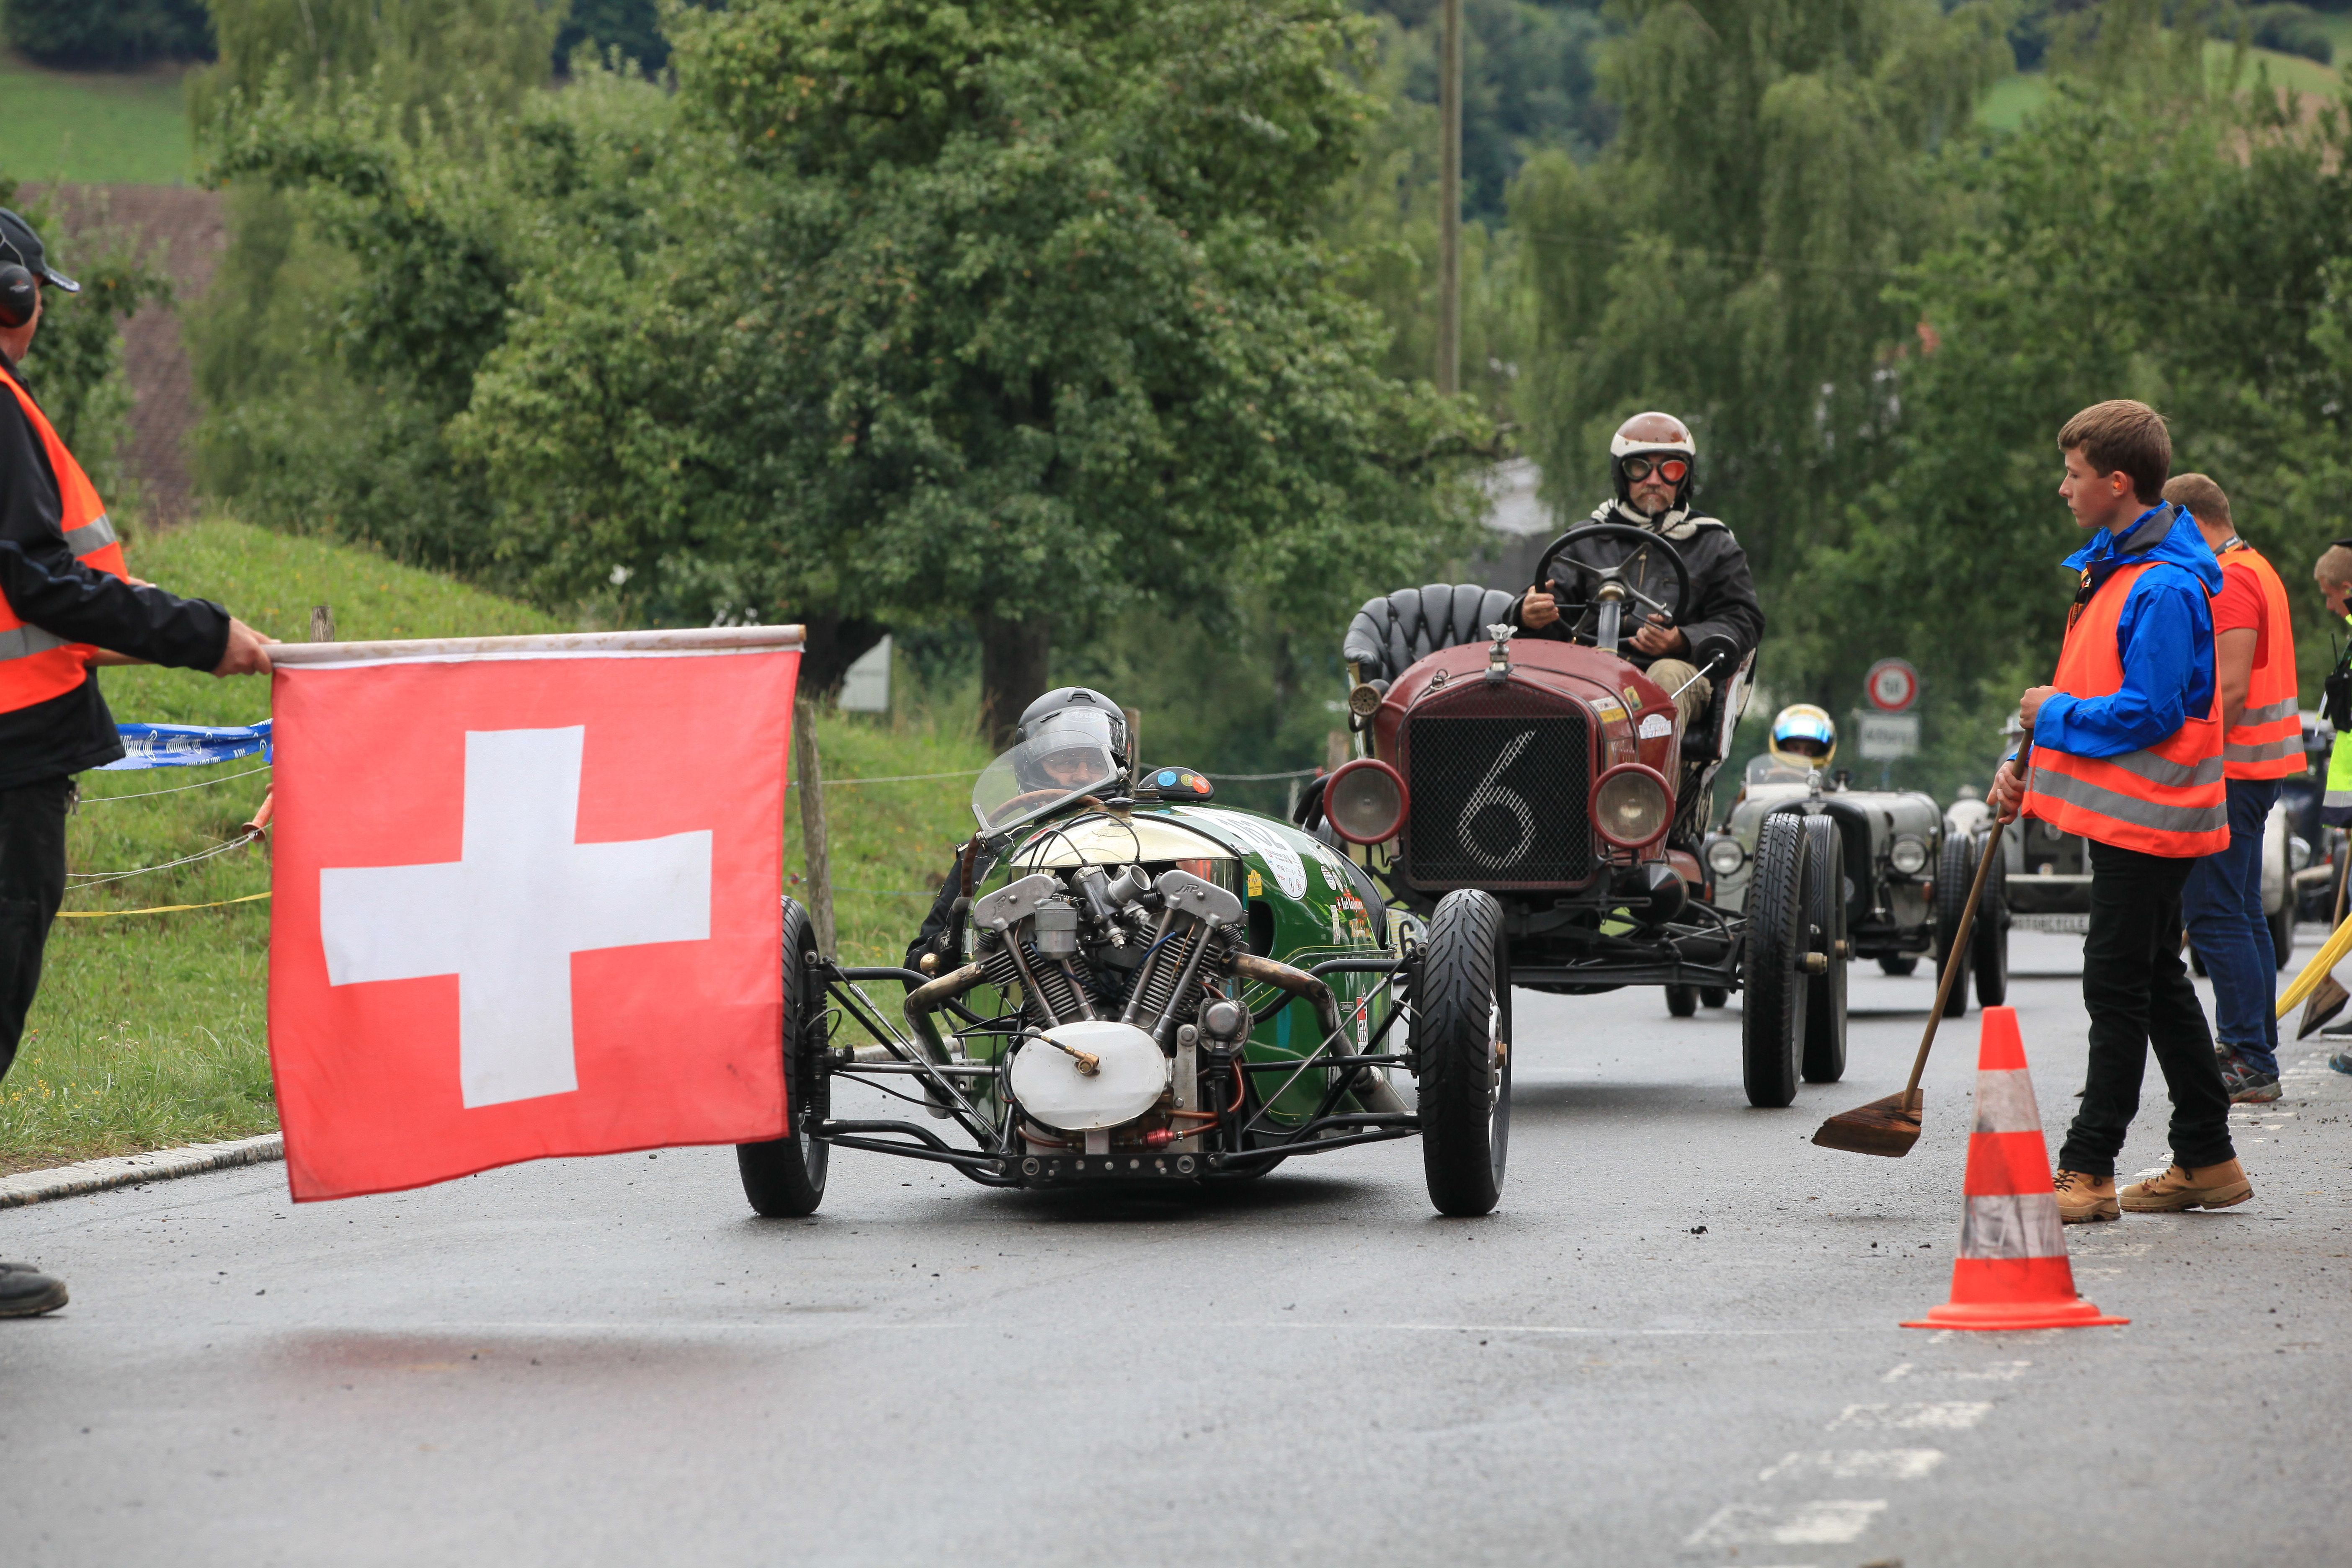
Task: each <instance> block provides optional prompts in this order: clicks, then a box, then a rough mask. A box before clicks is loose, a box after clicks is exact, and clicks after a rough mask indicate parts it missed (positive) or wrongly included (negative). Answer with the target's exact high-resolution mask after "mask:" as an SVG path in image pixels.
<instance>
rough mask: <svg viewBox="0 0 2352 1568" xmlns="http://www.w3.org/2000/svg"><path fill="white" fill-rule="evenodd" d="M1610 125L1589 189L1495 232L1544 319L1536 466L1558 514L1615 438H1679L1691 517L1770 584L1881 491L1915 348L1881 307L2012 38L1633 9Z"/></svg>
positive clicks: (1973, 14)
mask: <svg viewBox="0 0 2352 1568" xmlns="http://www.w3.org/2000/svg"><path fill="white" fill-rule="evenodd" d="M1625 10H1626V14H1627V16H1629V18H1630V19H1631V20H1632V21H1633V30H1632V31H1631V33H1630V34H1629V35H1628V36H1627V37H1625V38H1624V39H1623V40H1622V42H1621V43H1620V44H1619V45H1618V46H1617V47H1615V48H1614V49H1613V50H1612V53H1611V54H1610V55H1609V56H1608V57H1607V58H1606V59H1605V61H1604V66H1603V81H1604V84H1605V86H1606V89H1607V91H1608V93H1609V95H1610V97H1611V98H1612V100H1614V101H1615V102H1616V103H1618V104H1619V105H1620V106H1621V108H1622V114H1623V121H1622V126H1621V128H1620V130H1619V132H1618V134H1617V137H1616V139H1615V140H1614V141H1613V142H1611V144H1610V146H1609V148H1608V151H1607V152H1606V153H1605V154H1604V155H1603V156H1602V157H1601V159H1600V160H1599V161H1598V162H1597V163H1595V164H1594V165H1593V166H1592V167H1591V169H1589V170H1587V169H1580V168H1578V167H1577V166H1576V165H1575V164H1574V163H1571V162H1570V160H1569V159H1568V158H1566V157H1565V156H1562V155H1559V154H1547V155H1543V156H1538V158H1536V159H1534V160H1532V161H1531V162H1530V163H1529V164H1528V168H1527V169H1526V171H1525V172H1524V173H1523V174H1521V175H1520V177H1519V179H1518V181H1517V184H1515V186H1514V187H1513V190H1512V195H1511V222H1512V227H1513V228H1514V230H1515V231H1516V232H1517V238H1518V242H1519V245H1520V247H1522V249H1521V253H1522V255H1524V256H1525V257H1526V258H1527V260H1528V266H1529V268H1530V270H1531V275H1532V285H1531V286H1532V288H1533V290H1534V294H1535V299H1536V321H1535V327H1534V334H1535V335H1534V340H1533V342H1532V344H1531V345H1530V346H1529V348H1528V353H1527V355H1526V363H1523V365H1522V377H1521V393H1520V405H1521V408H1522V410H1523V416H1524V417H1525V419H1526V421H1527V424H1528V437H1527V441H1528V446H1529V447H1530V448H1531V449H1532V451H1533V453H1534V455H1535V456H1537V457H1538V458H1539V460H1540V461H1541V462H1542V464H1543V466H1544V469H1545V475H1546V483H1547V488H1548V489H1549V492H1550V494H1551V497H1552V499H1553V500H1556V501H1557V502H1558V503H1559V505H1560V506H1561V508H1562V510H1564V511H1566V512H1568V513H1570V514H1571V515H1572V514H1574V513H1576V512H1580V511H1581V510H1583V509H1584V507H1585V506H1586V505H1589V504H1590V501H1591V496H1592V495H1593V494H1594V493H1596V492H1599V493H1605V488H1606V473H1607V467H1606V465H1607V457H1606V453H1607V440H1608V436H1609V433H1610V432H1611V431H1612V429H1614V428H1615V427H1616V426H1617V424H1618V423H1619V422H1620V421H1621V420H1622V419H1623V418H1624V417H1625V416H1627V415H1629V414H1632V413H1633V412H1634V411H1636V410H1638V409H1641V408H1645V407H1657V408H1665V409H1670V410H1673V411H1674V412H1675V413H1677V414H1679V415H1681V416H1684V417H1685V418H1686V419H1687V420H1689V421H1690V422H1691V424H1692V426H1693V427H1694V428H1695V430H1696V432H1697V434H1698V437H1699V442H1700V450H1701V457H1700V468H1699V472H1700V476H1701V480H1702V483H1703V485H1704V489H1705V504H1706V507H1707V508H1708V510H1712V511H1717V512H1720V513H1721V514H1722V515H1723V516H1724V517H1725V518H1726V520H1727V521H1729V522H1730V524H1731V525H1732V527H1733V529H1734V530H1735V531H1737V532H1738V535H1739V538H1740V541H1741V542H1742V543H1743V544H1744V545H1745V546H1746V547H1747V549H1748V554H1749V556H1750V558H1751V559H1752V560H1753V561H1755V562H1756V563H1757V565H1758V567H1759V572H1760V573H1761V574H1763V576H1764V577H1765V579H1766V584H1767V596H1768V600H1769V601H1770V603H1769V604H1768V608H1777V604H1778V596H1777V595H1774V594H1773V593H1772V591H1771V584H1772V583H1773V581H1774V579H1775V576H1776V574H1777V572H1778V569H1779V568H1780V565H1781V564H1782V563H1783V561H1784V558H1786V557H1788V556H1789V555H1790V554H1791V553H1792V552H1801V550H1802V549H1803V547H1804V544H1805V542H1807V541H1808V540H1810V539H1812V538H1814V537H1818V536H1819V535H1820V534H1821V533H1822V531H1824V530H1825V529H1826V528H1827V527H1828V526H1830V525H1831V524H1832V522H1833V521H1834V520H1836V519H1837V518H1838V516H1839V515H1840V513H1841V510H1842V509H1843V507H1844V505H1845V504H1846V503H1847V502H1848V501H1849V500H1851V499H1852V498H1853V496H1854V495H1855V494H1856V493H1857V492H1858V491H1859V489H1861V487H1862V485H1863V484H1864V482H1866V481H1867V480H1868V479H1870V478H1872V477H1874V473H1875V465H1876V464H1877V462H1878V461H1879V459H1878V458H1877V457H1876V456H1875V454H1876V452H1877V449H1878V448H1879V447H1880V446H1881V444H1882V443H1883V442H1884V440H1885V435H1886V432H1887V430H1888V428H1889V427H1890V426H1891V423H1892V420H1893V416H1894V414H1895V409H1894V407H1893V405H1891V403H1890V401H1889V396H1888V393H1889V387H1888V385H1887V384H1886V381H1885V371H1886V368H1887V363H1888V358H1887V356H1888V353H1889V350H1890V345H1892V344H1895V343H1896V342H1900V341H1901V340H1902V339H1904V338H1905V337H1906V336H1907V335H1908V333H1909V331H1910V328H1911V325H1912V321H1910V320H1909V319H1906V315H1905V313H1904V307H1903V306H1902V305H1901V304H1899V303H1897V302H1894V301H1890V300H1887V299H1885V295H1884V289H1885V283H1886V281H1887V280H1888V279H1889V278H1890V277H1891V276H1892V273H1893V270H1894V269H1895V268H1898V267H1899V266H1901V265H1902V264H1903V263H1905V262H1906V261H1908V260H1910V259H1912V258H1916V255H1917V254H1918V252H1919V248H1920V247H1921V246H1922V245H1923V244H1924V243H1925V241H1926V239H1927V236H1928V235H1929V234H1930V233H1931V232H1932V227H1933V226H1932V219H1933V217H1934V216H1935V215H1934V208H1933V204H1932V197H1931V195H1930V192H1929V190H1928V188H1927V167H1928V163H1929V158H1930V155H1931V154H1932V153H1933V151H1934V150H1935V148H1936V147H1937V145H1938V144H1939V142H1942V141H1943V140H1944V139H1945V138H1946V137H1947V136H1948V135H1950V134H1952V133H1953V132H1958V131H1959V130H1961V129H1962V128H1964V127H1965V126H1966V125H1967V124H1968V121H1969V113H1970V110H1971V107H1972V105H1973V103H1974V101H1975V99H1976V96H1977V94H1978V93H1979V91H1980V90H1981V89H1982V88H1983V87H1984V86H1986V85H1987V84H1988V83H1989V82H1990V81H1991V80H1992V79H1995V77H1996V76H1997V75H1999V74H2000V73H2001V72H2003V71H2005V70H2006V69H2007V68H2008V66H2009V59H2010V55H2009V49H2008V46H2007V44H2006V43H2005V41H2004V40H2003V37H2002V34H2001V26H2002V20H2003V13H2002V12H2001V11H2000V9H1999V8H1997V7H1996V6H1994V5H1989V4H1983V3H1975V0H1972V3H1970V4H1966V5H1960V6H1959V7H1958V8H1957V9H1956V10H1953V11H1951V12H1949V13H1948V14H1947V13H1946V12H1944V11H1943V10H1942V9H1941V8H1940V7H1939V6H1938V5H1936V4H1935V3H1934V0H1626V5H1625Z"/></svg>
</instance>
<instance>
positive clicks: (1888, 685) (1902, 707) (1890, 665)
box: [1862, 658, 1919, 713]
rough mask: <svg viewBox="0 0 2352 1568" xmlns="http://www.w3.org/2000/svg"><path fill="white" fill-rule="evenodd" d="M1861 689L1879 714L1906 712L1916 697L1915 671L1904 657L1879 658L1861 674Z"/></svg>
mask: <svg viewBox="0 0 2352 1568" xmlns="http://www.w3.org/2000/svg"><path fill="white" fill-rule="evenodd" d="M1862 689H1863V691H1864V694H1865V695H1866V696H1868V697H1869V699H1870V705H1871V706H1872V707H1873V708H1875V709H1877V710H1879V711H1880V712H1881V713H1904V712H1908V711H1909V710H1910V708H1911V705H1912V704H1913V703H1914V702H1916V701H1918V700H1919V672H1918V671H1917V670H1916V669H1914V668H1911V666H1910V664H1909V662H1908V661H1906V660H1904V659H1899V658H1882V659H1880V660H1879V661H1878V662H1877V663H1876V664H1874V665H1872V666H1871V667H1870V673H1869V674H1868V675H1866V676H1864V677H1863V682H1862Z"/></svg>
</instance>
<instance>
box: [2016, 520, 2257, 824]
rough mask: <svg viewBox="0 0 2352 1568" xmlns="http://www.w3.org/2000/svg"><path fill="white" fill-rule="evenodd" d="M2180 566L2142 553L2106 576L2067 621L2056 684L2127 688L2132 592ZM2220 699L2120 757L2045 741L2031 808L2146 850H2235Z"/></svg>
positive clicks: (2108, 690) (2077, 692)
mask: <svg viewBox="0 0 2352 1568" xmlns="http://www.w3.org/2000/svg"><path fill="white" fill-rule="evenodd" d="M2178 570H2179V568H2178V567H2175V566H2171V565H2170V564H2168V563H2165V562H2161V561H2143V562H2140V563H2137V564H2136V565H2130V566H2123V567H2119V568H2117V569H2116V571H2115V572H2114V573H2113V574H2111V575H2109V576H2108V578H2107V580H2106V581H2105V582H2104V583H2102V584H2099V586H2098V588H2097V589H2096V590H2095V591H2094V592H2093V594H2092V595H2091V598H2090V602H2089V603H2088V604H2085V605H2084V606H2083V608H2082V613H2081V614H2080V615H2078V616H2075V617H2074V624H2073V625H2072V626H2068V627H2067V628H2066V646H2065V648H2064V650H2063V652H2061V653H2060V654H2059V656H2058V676H2057V679H2056V680H2055V681H2054V682H2053V684H2054V685H2055V686H2056V687H2057V688H2058V689H2059V690H2061V691H2063V692H2065V693H2066V694H2067V695H2068V696H2070V697H2106V696H2111V695H2113V694H2114V693H2115V692H2116V691H2118V690H2120V689H2122V687H2123V683H2124V663H2123V656H2122V652H2121V649H2120V648H2119V647H2117V644H2116V629H2117V626H2118V625H2119V623H2120V622H2121V620H2122V618H2123V609H2124V600H2125V599H2126V597H2128V596H2129V595H2130V594H2131V585H2132V584H2133V583H2134V582H2136V581H2137V579H2138V577H2139V574H2141V573H2143V572H2158V571H2178ZM2199 587H2200V591H2201V589H2202V587H2203V584H2199ZM2290 658H2292V656H2291V655H2290ZM2220 706H2221V698H2220V696H2219V694H2218V693H2217V694H2216V695H2215V697H2214V699H2213V703H2212V705H2211V706H2210V707H2209V708H2208V709H2207V710H2206V711H2205V712H2204V713H2202V714H2200V715H2194V716H2191V717H2189V718H2188V719H2186V720H2184V721H2182V722H2181V725H2180V728H2179V729H2178V730H2175V731H2173V732H2172V733H2171V734H2169V735H2167V736H2166V737H2165V738H2164V739H2163V740H2161V741H2159V742H2157V743H2156V744H2155V745H2153V746H2149V747H2147V748H2146V749H2144V750H2141V751H2137V752H2124V753H2123V754H2122V755H2120V756H2114V757H2078V756H2074V755H2073V754H2071V753H2069V752H2059V751H2053V750H2052V749H2050V748H2048V747H2046V746H2038V745H2037V746H2036V747H2034V748H2033V765H2032V777H2031V778H2030V779H2029V780H2028V782H2027V784H2026V791H2025V806H2024V811H2025V815H2026V816H2033V817H2039V818H2040V819H2041V820H2042V821H2044V822H2046V823H2048V824H2050V826H2053V827H2054V828H2056V829H2058V831H2059V832H2061V833H2078V834H2081V835H2082V836H2083V837H2085V838H2094V839H2096V840H2098V841H2099V842H2100V843H2102V844H2112V845H2115V846H2116V847H2119V848H2124V849H2137V850H2138V851H2140V852H2141V853H2142V854H2146V855H2163V856H2168V857H2170V858H2175V859H2187V858H2192V857H2195V856H2200V855H2210V854H2213V853H2214V852H2216V851H2217V850H2221V849H2226V848H2228V847H2229V846H2230V805H2229V792H2228V789H2227V787H2226V786H2225V785H2224V784H2223V783H2222V773H2221V716H2220V714H2219V712H2218V711H2217V710H2218V709H2219V708H2220Z"/></svg>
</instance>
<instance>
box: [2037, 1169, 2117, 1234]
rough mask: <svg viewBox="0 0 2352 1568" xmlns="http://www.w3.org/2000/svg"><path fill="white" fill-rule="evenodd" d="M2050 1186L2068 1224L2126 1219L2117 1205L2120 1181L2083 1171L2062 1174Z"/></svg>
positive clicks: (2062, 1172)
mask: <svg viewBox="0 0 2352 1568" xmlns="http://www.w3.org/2000/svg"><path fill="white" fill-rule="evenodd" d="M2050 1185H2051V1187H2052V1188H2053V1190H2055V1191H2056V1193H2057V1194H2058V1217H2059V1218H2060V1219H2062V1220H2064V1221H2065V1222H2066V1223H2067V1224H2068V1225H2081V1224H2083V1223H2084V1222H2085V1221H2086V1220H2095V1219H2121V1218H2123V1217H2124V1211H2123V1210H2121V1209H2119V1208H2117V1207H2116V1179H2115V1178H2114V1177H2113V1176H2086V1175H2084V1173H2082V1172H2080V1171H2061V1172H2059V1173H2057V1174H2056V1175H2055V1176H2053V1177H2052V1178H2051V1180H2050Z"/></svg>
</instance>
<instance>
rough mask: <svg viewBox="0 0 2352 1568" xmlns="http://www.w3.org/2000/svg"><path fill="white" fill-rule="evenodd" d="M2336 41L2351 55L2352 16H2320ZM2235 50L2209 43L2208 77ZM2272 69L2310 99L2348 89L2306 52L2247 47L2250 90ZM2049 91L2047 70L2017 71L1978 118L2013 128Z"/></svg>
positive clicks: (2279, 80) (2216, 74) (2220, 71)
mask: <svg viewBox="0 0 2352 1568" xmlns="http://www.w3.org/2000/svg"><path fill="white" fill-rule="evenodd" d="M2320 20H2321V23H2322V25H2323V26H2325V27H2326V29H2327V31H2328V34H2329V36H2330V37H2331V38H2332V39H2333V41H2334V42H2335V45H2336V58H2338V59H2346V58H2352V55H2347V47H2352V16H2323V17H2321V19H2320ZM2234 54H2235V50H2234V49H2233V48H2232V47H2231V46H2230V45H2228V44H2222V43H2209V44H2207V45H2206V46H2205V73H2206V76H2207V78H2208V79H2210V80H2212V81H2214V82H2219V81H2221V79H2223V78H2224V77H2225V76H2227V75H2228V73H2229V70H2230V65H2231V58H2232V56H2233V55H2234ZM2263 71H2267V72H2268V73H2269V76H2270V83H2271V86H2272V88H2273V89H2279V88H2285V89H2290V90H2292V91H2294V92H2295V93H2298V94H2300V95H2302V96H2304V97H2305V98H2328V99H2332V98H2334V97H2336V95H2337V94H2339V93H2341V92H2342V91H2343V90H2344V81H2343V78H2342V77H2340V76H2339V75H2338V74H2337V73H2336V68H2334V67H2332V66H2324V65H2321V64H2320V63H2319V62H2318V61H2316V60H2308V59H2305V58H2303V57H2302V56H2301V55H2289V54H2282V53H2280V52H2279V51H2278V50H2276V49H2248V50H2247V51H2246V66H2245V74H2244V76H2243V77H2242V79H2240V82H2239V87H2240V89H2242V90H2243V89H2251V88H2252V86H2253V85H2254V79H2255V77H2256V75H2257V73H2258V72H2263ZM2049 95H2050V78H2049V76H2048V75H2047V74H2046V73H2044V72H2042V71H2030V72H2026V73H2024V74H2021V75H2018V76H2012V77H2009V78H2006V79H2003V80H2001V81H2000V82H1998V83H1996V84H1994V86H1993V89H1992V90H1991V91H1990V92H1988V93H1986V94H1985V96H1984V100H1983V101H1982V102H1980V103H1979V104H1978V105H1977V119H1978V120H1979V121H1980V122H1982V123H1983V124H1986V125H1989V126H1990V127H1992V128H1993V129H1994V130H1996V131H2014V130H2016V129H2017V128H2018V126H2019V125H2020V124H2021V123H2022V122H2023V121H2024V119H2025V117H2026V115H2028V114H2029V113H2031V112H2032V110H2033V109H2034V107H2035V106H2036V105H2037V104H2039V103H2041V101H2042V100H2043V99H2044V98H2047V97H2048V96H2049Z"/></svg>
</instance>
